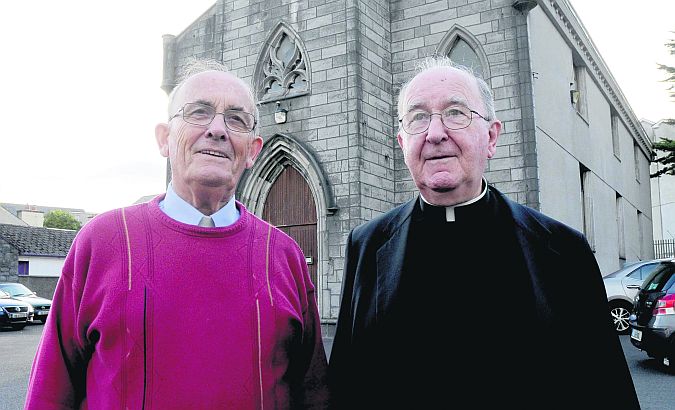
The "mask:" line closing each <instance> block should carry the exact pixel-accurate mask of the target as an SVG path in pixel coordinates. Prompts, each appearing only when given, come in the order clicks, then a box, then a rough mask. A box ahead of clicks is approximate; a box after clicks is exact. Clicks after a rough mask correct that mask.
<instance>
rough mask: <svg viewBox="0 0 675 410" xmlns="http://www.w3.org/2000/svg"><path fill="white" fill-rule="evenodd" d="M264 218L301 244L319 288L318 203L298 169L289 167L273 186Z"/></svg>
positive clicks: (310, 271)
mask: <svg viewBox="0 0 675 410" xmlns="http://www.w3.org/2000/svg"><path fill="white" fill-rule="evenodd" d="M263 219H264V220H266V221H267V222H269V223H271V224H272V225H274V226H276V227H277V228H279V229H281V230H282V231H284V232H285V233H286V234H288V236H290V237H291V238H293V239H295V241H296V242H297V243H298V245H300V249H302V251H303V252H304V254H305V260H306V261H307V267H308V268H309V276H310V277H311V279H312V283H313V284H314V286H318V285H317V282H316V280H317V264H318V262H319V261H318V260H317V256H318V255H317V244H316V241H317V239H316V204H315V202H314V197H313V196H312V191H311V190H310V189H309V185H308V184H307V181H305V178H304V177H303V176H302V175H300V173H299V172H298V171H296V170H295V168H293V167H291V166H287V167H286V168H285V169H284V170H283V171H282V172H281V174H279V176H278V177H277V179H276V181H274V183H273V184H272V188H271V189H270V191H269V194H268V195H267V199H266V200H265V206H264V208H263ZM317 293H318V289H317Z"/></svg>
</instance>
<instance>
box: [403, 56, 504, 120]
mask: <svg viewBox="0 0 675 410" xmlns="http://www.w3.org/2000/svg"><path fill="white" fill-rule="evenodd" d="M433 68H455V69H457V70H460V71H463V72H465V73H467V74H469V75H470V76H471V77H473V78H474V79H475V80H476V84H477V85H478V90H479V91H480V97H481V99H482V100H483V105H485V111H486V115H487V116H488V118H487V119H488V120H494V119H495V118H496V117H497V116H496V115H495V100H494V96H493V95H492V90H491V89H490V86H489V85H488V84H487V83H486V82H485V80H483V79H482V78H480V77H479V76H477V75H476V73H475V72H474V71H473V70H472V69H471V68H469V67H465V66H463V65H460V64H457V63H455V62H453V61H452V60H450V58H448V57H444V56H434V57H427V58H425V59H424V60H422V61H420V62H419V63H417V65H416V66H415V72H414V74H413V76H412V77H411V78H410V80H408V81H406V82H405V83H404V84H403V86H401V91H399V93H398V118H401V117H402V116H403V115H404V114H405V112H404V110H405V101H404V99H405V97H406V94H407V93H408V88H409V86H410V82H411V81H412V80H413V79H414V78H415V77H417V75H419V74H421V73H423V72H425V71H427V70H430V69H433Z"/></svg>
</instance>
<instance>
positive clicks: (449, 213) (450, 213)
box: [420, 178, 487, 222]
mask: <svg viewBox="0 0 675 410" xmlns="http://www.w3.org/2000/svg"><path fill="white" fill-rule="evenodd" d="M482 185H483V191H481V193H480V194H479V195H478V196H477V197H475V198H472V199H469V200H468V201H464V202H460V203H458V204H455V205H449V206H446V207H445V220H446V222H455V208H457V207H460V206H466V205H471V204H473V203H474V202H477V201H479V200H480V199H481V198H483V197H484V196H485V193H486V192H487V181H486V180H485V178H483V182H482ZM420 197H421V198H422V201H424V202H425V203H426V204H429V205H431V206H439V205H434V204H432V203H431V202H429V201H427V200H426V199H424V196H423V195H422V193H421V192H420Z"/></svg>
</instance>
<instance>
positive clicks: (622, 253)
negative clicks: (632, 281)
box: [616, 192, 626, 266]
mask: <svg viewBox="0 0 675 410" xmlns="http://www.w3.org/2000/svg"><path fill="white" fill-rule="evenodd" d="M616 226H617V228H618V231H619V232H618V233H619V235H618V248H619V249H618V250H619V262H620V263H619V265H620V266H623V265H624V264H625V263H626V240H625V238H624V219H623V197H622V196H621V195H619V193H618V192H617V194H616Z"/></svg>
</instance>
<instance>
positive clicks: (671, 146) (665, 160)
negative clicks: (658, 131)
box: [649, 39, 675, 178]
mask: <svg viewBox="0 0 675 410" xmlns="http://www.w3.org/2000/svg"><path fill="white" fill-rule="evenodd" d="M666 47H667V48H668V49H669V50H670V54H671V55H675V39H674V40H670V41H669V42H667V43H666ZM659 68H660V69H661V70H663V71H665V72H666V78H665V80H663V81H667V82H669V83H671V84H672V85H671V86H670V87H668V91H670V96H671V97H673V98H675V67H672V66H669V65H665V64H659ZM665 122H666V123H667V124H675V118H670V119H667V120H665ZM654 149H655V150H656V151H660V152H657V155H658V154H663V155H662V156H660V157H657V158H654V160H653V162H658V163H659V164H661V165H663V168H662V169H660V170H658V171H656V172H655V173H653V174H651V175H649V177H650V178H657V177H659V176H661V175H663V174H666V175H675V141H673V140H671V139H668V138H661V141H658V142H655V143H654Z"/></svg>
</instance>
